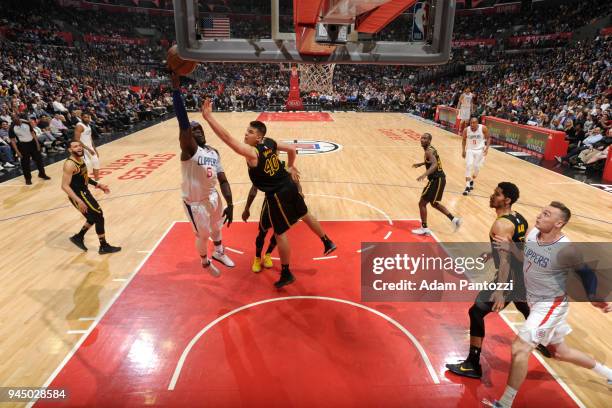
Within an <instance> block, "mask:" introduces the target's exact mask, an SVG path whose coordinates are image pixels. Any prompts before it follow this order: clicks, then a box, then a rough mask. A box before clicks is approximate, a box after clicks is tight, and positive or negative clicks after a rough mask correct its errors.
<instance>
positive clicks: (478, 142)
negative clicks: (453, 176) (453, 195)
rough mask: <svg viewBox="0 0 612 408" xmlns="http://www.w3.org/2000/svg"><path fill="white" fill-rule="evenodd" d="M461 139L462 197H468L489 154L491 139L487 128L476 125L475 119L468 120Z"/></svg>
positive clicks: (476, 120)
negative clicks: (463, 162)
mask: <svg viewBox="0 0 612 408" xmlns="http://www.w3.org/2000/svg"><path fill="white" fill-rule="evenodd" d="M461 137H462V138H463V141H462V148H463V150H462V154H461V156H462V157H463V158H464V159H465V190H464V191H463V195H468V194H469V193H470V191H472V190H473V189H474V180H476V177H478V172H479V171H480V168H481V167H482V165H483V164H484V159H485V157H486V155H487V153H488V152H489V145H490V144H491V138H490V137H489V130H488V129H487V127H486V126H485V125H480V124H478V119H476V118H471V119H470V126H468V127H466V128H465V129H463V132H462V133H461Z"/></svg>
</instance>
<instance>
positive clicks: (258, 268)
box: [251, 256, 261, 273]
mask: <svg viewBox="0 0 612 408" xmlns="http://www.w3.org/2000/svg"><path fill="white" fill-rule="evenodd" d="M251 270H252V271H253V272H255V273H259V272H261V258H259V257H257V256H256V257H255V259H253V265H251Z"/></svg>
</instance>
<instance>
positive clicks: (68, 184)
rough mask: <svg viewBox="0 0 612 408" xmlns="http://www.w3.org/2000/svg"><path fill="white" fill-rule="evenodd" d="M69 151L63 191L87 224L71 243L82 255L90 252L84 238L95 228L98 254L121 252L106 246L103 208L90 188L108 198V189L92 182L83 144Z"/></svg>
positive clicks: (113, 247) (72, 147)
mask: <svg viewBox="0 0 612 408" xmlns="http://www.w3.org/2000/svg"><path fill="white" fill-rule="evenodd" d="M68 151H69V152H70V157H68V159H66V161H65V162H64V168H63V169H64V172H63V176H62V190H64V192H65V193H66V194H68V198H69V199H70V202H71V203H72V205H74V207H75V208H76V209H77V210H79V212H80V213H81V214H83V216H84V217H85V220H86V221H85V225H83V227H82V228H81V231H79V232H78V233H76V234H75V235H73V236H71V237H70V241H71V242H72V243H73V244H74V245H76V246H78V247H79V248H81V249H82V250H83V251H87V247H86V246H85V242H84V241H85V234H86V233H87V231H89V229H90V228H91V226H92V225H95V226H96V233H97V234H98V239H99V240H100V249H99V250H98V253H100V254H111V253H113V252H119V251H121V247H116V246H112V245H110V244H109V243H108V242H106V235H105V230H104V214H103V213H102V208H100V205H99V204H98V202H97V201H96V199H95V198H94V196H93V195H92V194H91V192H90V191H89V188H88V187H87V185H88V184H91V185H92V186H94V187H96V188H99V189H100V190H102V191H104V192H105V193H106V194H108V193H110V190H109V188H108V186H107V185H105V184H102V183H98V182H97V181H95V180H92V179H90V178H89V176H88V173H87V167H86V166H85V163H84V162H83V155H84V152H83V145H82V144H81V143H80V142H78V141H76V140H73V141H71V142H70V146H69V147H68Z"/></svg>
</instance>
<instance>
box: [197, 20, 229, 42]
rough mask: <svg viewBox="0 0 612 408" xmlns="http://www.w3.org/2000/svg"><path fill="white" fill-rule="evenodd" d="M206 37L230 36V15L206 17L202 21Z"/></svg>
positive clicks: (203, 32)
mask: <svg viewBox="0 0 612 408" xmlns="http://www.w3.org/2000/svg"><path fill="white" fill-rule="evenodd" d="M202 34H203V35H204V38H230V21H229V18H228V17H204V20H203V21H202Z"/></svg>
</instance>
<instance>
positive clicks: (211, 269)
mask: <svg viewBox="0 0 612 408" xmlns="http://www.w3.org/2000/svg"><path fill="white" fill-rule="evenodd" d="M202 268H204V269H206V270H207V271H208V273H209V274H210V276H213V277H215V278H218V277H219V276H221V271H220V270H219V268H217V267H216V266H215V264H214V263H212V261H211V260H210V259H207V262H202Z"/></svg>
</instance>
